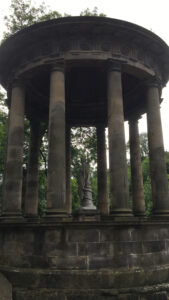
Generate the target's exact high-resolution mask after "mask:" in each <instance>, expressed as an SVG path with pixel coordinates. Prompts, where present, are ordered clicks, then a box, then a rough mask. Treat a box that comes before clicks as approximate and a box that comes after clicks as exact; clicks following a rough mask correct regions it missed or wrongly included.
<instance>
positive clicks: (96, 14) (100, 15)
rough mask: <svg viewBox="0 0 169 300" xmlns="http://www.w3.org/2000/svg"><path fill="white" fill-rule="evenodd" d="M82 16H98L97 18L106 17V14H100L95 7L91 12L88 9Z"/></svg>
mask: <svg viewBox="0 0 169 300" xmlns="http://www.w3.org/2000/svg"><path fill="white" fill-rule="evenodd" d="M80 16H96V17H106V15H105V14H103V13H99V12H98V8H97V7H96V6H95V7H94V8H93V10H90V9H89V8H86V9H85V10H83V11H82V12H81V13H80Z"/></svg>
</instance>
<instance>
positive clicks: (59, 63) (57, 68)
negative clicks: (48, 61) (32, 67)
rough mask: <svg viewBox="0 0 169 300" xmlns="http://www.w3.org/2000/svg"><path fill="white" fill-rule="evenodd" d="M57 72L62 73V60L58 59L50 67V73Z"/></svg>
mask: <svg viewBox="0 0 169 300" xmlns="http://www.w3.org/2000/svg"><path fill="white" fill-rule="evenodd" d="M54 71H59V72H63V73H64V59H60V60H58V61H57V62H55V63H54V64H53V65H52V66H51V72H54Z"/></svg>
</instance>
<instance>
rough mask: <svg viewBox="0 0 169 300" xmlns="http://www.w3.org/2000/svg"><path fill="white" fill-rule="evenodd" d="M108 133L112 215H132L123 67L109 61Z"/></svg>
mask: <svg viewBox="0 0 169 300" xmlns="http://www.w3.org/2000/svg"><path fill="white" fill-rule="evenodd" d="M107 95H108V131H109V164H110V167H109V169H110V201H111V208H110V210H111V214H116V215H119V216H125V215H128V214H131V210H130V208H129V191H128V175H127V163H126V147H125V135H124V113H123V96H122V78H121V66H120V64H119V63H116V62H113V61H109V68H108V94H107Z"/></svg>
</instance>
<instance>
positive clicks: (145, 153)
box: [139, 132, 149, 161]
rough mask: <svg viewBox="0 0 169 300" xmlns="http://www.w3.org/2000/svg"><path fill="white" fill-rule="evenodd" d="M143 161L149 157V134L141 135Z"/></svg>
mask: <svg viewBox="0 0 169 300" xmlns="http://www.w3.org/2000/svg"><path fill="white" fill-rule="evenodd" d="M139 137H140V148H141V160H142V161H143V160H144V159H145V158H146V157H147V156H148V155H149V149H148V137H147V133H146V132H143V133H141V134H140V136H139Z"/></svg>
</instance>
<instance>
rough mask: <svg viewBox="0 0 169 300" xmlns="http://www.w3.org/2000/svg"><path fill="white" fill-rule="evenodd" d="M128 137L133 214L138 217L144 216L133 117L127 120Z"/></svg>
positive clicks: (136, 131)
mask: <svg viewBox="0 0 169 300" xmlns="http://www.w3.org/2000/svg"><path fill="white" fill-rule="evenodd" d="M129 136H130V164H131V184H132V198H133V212H134V214H135V215H138V216H140V215H145V201H144V186H143V174H142V165H141V151H140V140H139V132H138V118H137V117H135V116H134V117H131V118H130V120H129Z"/></svg>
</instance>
